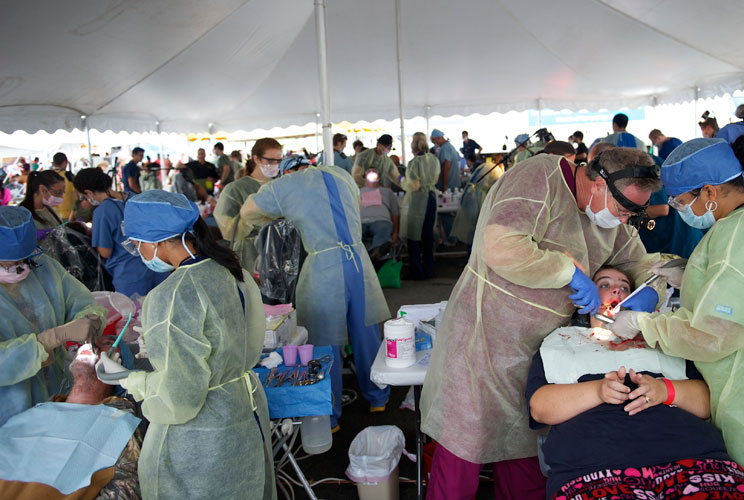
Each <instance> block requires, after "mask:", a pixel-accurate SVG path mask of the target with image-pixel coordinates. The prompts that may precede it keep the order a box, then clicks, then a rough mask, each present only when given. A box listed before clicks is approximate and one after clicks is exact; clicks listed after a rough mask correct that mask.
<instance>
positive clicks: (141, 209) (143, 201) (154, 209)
mask: <svg viewBox="0 0 744 500" xmlns="http://www.w3.org/2000/svg"><path fill="white" fill-rule="evenodd" d="M198 218H199V208H198V207H197V206H196V204H195V203H194V202H192V201H189V200H188V198H186V197H185V196H184V195H182V194H177V193H169V192H167V191H163V190H162V189H153V190H151V191H145V192H144V193H142V194H138V195H137V196H134V197H132V198H130V199H129V201H127V203H126V205H124V232H125V233H126V236H127V238H132V239H133V240H138V241H144V242H146V243H157V242H159V241H163V240H167V239H169V238H173V237H174V236H178V235H180V234H183V233H185V232H188V231H190V230H191V229H192V228H193V227H194V223H195V222H196V220H197V219H198Z"/></svg>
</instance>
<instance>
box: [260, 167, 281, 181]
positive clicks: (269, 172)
mask: <svg viewBox="0 0 744 500" xmlns="http://www.w3.org/2000/svg"><path fill="white" fill-rule="evenodd" d="M259 168H260V169H261V173H262V174H264V175H265V176H266V177H268V178H269V179H273V178H274V177H276V176H277V174H278V173H279V165H268V164H267V165H264V164H263V163H262V164H261V165H260V166H259Z"/></svg>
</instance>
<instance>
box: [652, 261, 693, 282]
mask: <svg viewBox="0 0 744 500" xmlns="http://www.w3.org/2000/svg"><path fill="white" fill-rule="evenodd" d="M664 264H666V262H657V263H656V264H654V265H653V266H651V269H649V272H650V273H651V274H658V275H659V276H661V277H662V278H666V282H667V284H668V285H669V286H671V287H674V288H680V287H681V286H682V275H683V274H685V270H684V268H683V267H681V266H680V267H667V268H665V267H664Z"/></svg>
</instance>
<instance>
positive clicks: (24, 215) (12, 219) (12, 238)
mask: <svg viewBox="0 0 744 500" xmlns="http://www.w3.org/2000/svg"><path fill="white" fill-rule="evenodd" d="M35 250H36V226H35V225H34V220H33V217H32V216H31V212H29V211H28V210H27V209H25V208H23V207H0V260H4V261H10V262H14V261H16V260H21V259H25V258H27V257H28V256H30V255H31V254H32V253H34V251H35Z"/></svg>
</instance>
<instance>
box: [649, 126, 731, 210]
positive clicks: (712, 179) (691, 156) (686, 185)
mask: <svg viewBox="0 0 744 500" xmlns="http://www.w3.org/2000/svg"><path fill="white" fill-rule="evenodd" d="M741 174H742V166H741V163H739V160H738V159H737V158H736V156H735V155H734V150H733V149H731V146H730V145H729V143H728V142H726V141H725V140H723V139H710V138H700V139H693V140H691V141H687V142H685V143H684V144H682V145H680V146H678V147H677V148H676V149H675V150H674V151H672V153H671V154H670V155H669V156H667V159H666V160H664V164H663V165H662V166H661V182H662V183H663V184H664V188H665V189H666V191H667V193H668V194H669V195H670V196H677V195H678V194H682V193H687V192H689V191H692V190H693V189H697V188H700V187H703V186H704V185H705V184H710V185H711V186H717V185H719V184H723V183H725V182H728V181H730V180H733V179H735V178H736V177H738V176H739V175H741Z"/></svg>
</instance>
